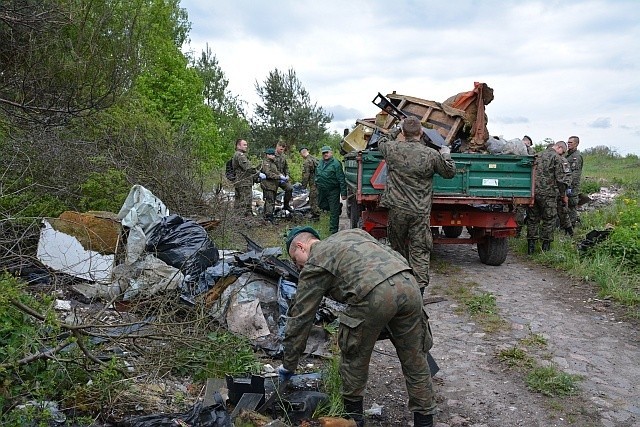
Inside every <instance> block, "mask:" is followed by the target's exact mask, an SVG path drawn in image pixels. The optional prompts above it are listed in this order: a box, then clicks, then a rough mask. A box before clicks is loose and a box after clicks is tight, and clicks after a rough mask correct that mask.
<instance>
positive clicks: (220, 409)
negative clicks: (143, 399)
mask: <svg viewBox="0 0 640 427" xmlns="http://www.w3.org/2000/svg"><path fill="white" fill-rule="evenodd" d="M215 398H216V402H217V403H216V404H214V405H211V406H207V407H203V406H202V403H196V404H195V405H194V407H193V408H191V410H190V411H189V412H186V413H184V414H156V415H143V416H141V417H135V418H129V419H127V420H124V421H120V422H118V423H117V424H116V426H117V427H176V426H181V425H184V424H186V425H189V426H192V427H231V416H230V415H229V414H228V413H227V410H226V408H225V406H224V404H223V403H222V397H219V393H216V396H215ZM181 421H182V422H184V424H181V423H180V422H181Z"/></svg>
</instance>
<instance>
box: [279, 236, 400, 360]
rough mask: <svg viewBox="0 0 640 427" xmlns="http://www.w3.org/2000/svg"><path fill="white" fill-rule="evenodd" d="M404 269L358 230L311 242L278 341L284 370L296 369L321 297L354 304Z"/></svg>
mask: <svg viewBox="0 0 640 427" xmlns="http://www.w3.org/2000/svg"><path fill="white" fill-rule="evenodd" d="M410 270H411V268H410V267H409V264H407V261H406V260H405V259H404V258H403V257H402V255H400V254H399V253H398V252H396V251H394V250H393V249H391V248H390V247H388V246H386V245H383V244H381V243H379V242H378V241H377V240H376V239H374V238H373V237H371V235H369V233H367V232H365V231H363V230H361V229H359V228H354V229H351V230H344V231H341V232H339V233H336V234H333V235H332V236H330V237H327V238H326V239H324V240H321V241H319V242H316V243H315V244H314V245H313V246H311V250H310V252H309V259H308V260H307V262H306V264H305V265H304V267H303V268H302V270H301V271H300V278H299V279H298V288H297V291H296V295H295V297H294V301H293V304H292V305H291V306H290V308H289V312H288V313H287V325H286V327H285V332H284V339H283V341H282V344H283V346H284V359H283V365H284V367H285V368H286V369H288V370H290V371H294V370H295V369H296V367H297V365H298V360H299V358H300V355H301V354H302V352H303V351H304V348H305V344H306V341H307V337H308V336H309V331H310V329H311V326H313V322H314V320H315V315H316V311H318V307H319V306H320V302H321V301H322V297H324V296H327V297H329V298H331V299H332V300H334V301H337V302H341V303H344V304H357V303H359V302H361V301H362V300H363V299H365V297H366V296H367V295H368V294H369V292H371V290H372V289H373V288H375V287H376V286H378V285H379V284H380V283H382V282H383V281H385V280H386V279H388V278H389V277H391V276H393V275H394V274H396V273H399V272H402V271H407V272H408V271H410ZM390 303H392V302H390ZM371 315H372V316H375V307H371Z"/></svg>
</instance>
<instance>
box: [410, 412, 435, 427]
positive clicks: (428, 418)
mask: <svg viewBox="0 0 640 427" xmlns="http://www.w3.org/2000/svg"><path fill="white" fill-rule="evenodd" d="M413 426H414V427H433V415H422V414H421V413H419V412H414V413H413Z"/></svg>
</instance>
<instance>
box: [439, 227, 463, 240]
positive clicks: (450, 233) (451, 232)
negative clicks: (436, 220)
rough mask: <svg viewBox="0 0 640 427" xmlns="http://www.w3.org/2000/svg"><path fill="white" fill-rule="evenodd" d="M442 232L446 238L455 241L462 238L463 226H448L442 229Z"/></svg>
mask: <svg viewBox="0 0 640 427" xmlns="http://www.w3.org/2000/svg"><path fill="white" fill-rule="evenodd" d="M442 231H443V232H444V235H445V236H447V237H449V238H451V239H455V238H458V237H460V235H461V234H462V226H461V225H459V226H455V225H447V226H443V227H442Z"/></svg>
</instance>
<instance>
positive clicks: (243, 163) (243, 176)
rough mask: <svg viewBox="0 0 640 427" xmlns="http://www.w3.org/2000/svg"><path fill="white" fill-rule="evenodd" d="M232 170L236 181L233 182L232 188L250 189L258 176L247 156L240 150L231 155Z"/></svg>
mask: <svg viewBox="0 0 640 427" xmlns="http://www.w3.org/2000/svg"><path fill="white" fill-rule="evenodd" d="M231 163H232V164H233V170H234V172H235V173H236V180H235V181H234V182H233V186H234V187H251V186H252V185H253V179H254V178H255V177H256V175H257V174H258V171H257V170H256V168H254V167H253V166H251V163H249V159H247V155H246V154H245V153H243V152H242V151H240V150H236V152H235V153H234V154H233V160H232V161H231Z"/></svg>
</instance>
